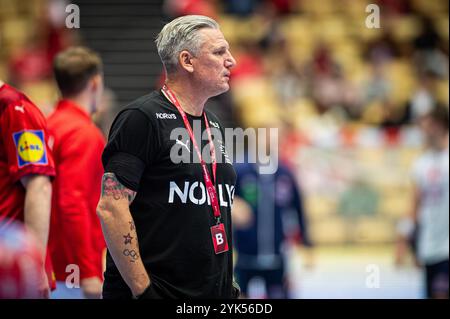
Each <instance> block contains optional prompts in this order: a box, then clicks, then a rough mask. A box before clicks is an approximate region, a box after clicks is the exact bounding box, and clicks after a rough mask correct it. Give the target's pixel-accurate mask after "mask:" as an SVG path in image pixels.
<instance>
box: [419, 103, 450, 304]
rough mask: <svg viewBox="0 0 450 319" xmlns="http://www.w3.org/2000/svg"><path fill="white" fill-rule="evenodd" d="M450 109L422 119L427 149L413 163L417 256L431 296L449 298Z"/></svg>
mask: <svg viewBox="0 0 450 319" xmlns="http://www.w3.org/2000/svg"><path fill="white" fill-rule="evenodd" d="M448 120H449V115H448V108H446V107H443V106H436V107H435V108H434V109H433V110H432V111H430V112H429V113H427V114H426V115H424V116H423V117H421V118H420V119H419V125H420V128H421V129H422V131H423V134H424V137H425V142H426V146H427V148H426V150H425V152H424V153H423V154H422V155H421V156H420V157H419V158H418V159H417V161H416V162H415V163H414V166H413V182H414V186H415V193H414V194H415V196H414V210H413V218H412V220H413V222H414V224H415V228H416V232H417V243H416V245H417V257H418V260H419V262H420V263H421V265H422V266H423V267H424V270H425V281H426V282H425V284H426V297H427V298H444V299H448V256H449V248H448V240H449V226H448V225H449V224H448V222H449V219H448V218H449V214H448V211H449V153H448V129H449V122H448Z"/></svg>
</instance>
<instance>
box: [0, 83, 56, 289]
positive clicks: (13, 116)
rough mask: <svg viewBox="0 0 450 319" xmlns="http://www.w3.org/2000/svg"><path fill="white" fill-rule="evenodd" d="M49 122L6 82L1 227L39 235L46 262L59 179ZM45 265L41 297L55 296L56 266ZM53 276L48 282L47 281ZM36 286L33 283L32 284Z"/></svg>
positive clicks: (1, 111)
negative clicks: (16, 224) (54, 181)
mask: <svg viewBox="0 0 450 319" xmlns="http://www.w3.org/2000/svg"><path fill="white" fill-rule="evenodd" d="M46 130H47V128H46V122H45V118H44V116H43V115H42V113H41V111H40V110H39V109H38V108H37V107H36V106H35V105H34V104H33V102H31V101H30V100H29V99H28V98H27V97H26V96H25V95H24V94H23V93H21V92H19V91H18V90H16V89H14V88H13V87H11V86H9V85H7V84H5V83H3V82H2V81H0V222H2V223H3V224H2V225H1V226H0V228H6V227H8V225H9V224H11V223H12V222H13V221H14V220H18V221H21V222H24V223H25V226H26V227H27V228H28V229H29V230H30V231H31V232H32V233H33V234H34V235H35V236H36V238H37V243H38V246H39V248H40V250H41V254H42V260H45V257H44V256H45V252H46V247H47V240H48V232H49V224H50V202H51V195H52V189H51V181H50V178H51V177H53V176H54V175H55V168H54V165H53V158H52V156H51V153H50V152H49V148H48V144H47V139H48V134H47V131H46ZM46 268H47V270H48V271H47V276H45V273H44V264H43V263H42V264H41V278H40V283H39V293H40V294H39V296H40V297H42V298H48V297H49V294H50V290H49V285H50V286H51V284H49V282H48V281H47V279H49V280H51V279H52V278H51V274H50V270H49V269H50V268H51V264H50V263H48V262H47V263H46ZM46 277H47V278H46ZM30 284H31V283H30Z"/></svg>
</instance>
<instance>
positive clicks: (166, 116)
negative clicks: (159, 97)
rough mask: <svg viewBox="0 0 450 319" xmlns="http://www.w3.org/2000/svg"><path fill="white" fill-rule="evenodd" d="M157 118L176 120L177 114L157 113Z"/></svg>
mask: <svg viewBox="0 0 450 319" xmlns="http://www.w3.org/2000/svg"><path fill="white" fill-rule="evenodd" d="M156 118H157V119H158V120H176V119H177V115H176V114H173V113H156Z"/></svg>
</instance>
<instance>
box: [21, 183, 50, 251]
mask: <svg viewBox="0 0 450 319" xmlns="http://www.w3.org/2000/svg"><path fill="white" fill-rule="evenodd" d="M21 182H22V184H23V186H24V187H25V190H26V193H25V206H24V222H25V225H26V226H27V227H28V229H30V230H31V231H32V232H33V233H34V235H35V236H36V237H37V239H38V240H39V245H40V246H41V247H42V249H43V250H44V252H45V251H46V249H47V241H48V231H49V227H50V209H51V198H52V184H51V182H50V179H49V178H48V176H43V175H29V176H26V177H24V178H22V179H21Z"/></svg>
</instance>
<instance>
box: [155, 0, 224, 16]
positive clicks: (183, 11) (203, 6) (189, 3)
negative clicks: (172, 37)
mask: <svg viewBox="0 0 450 319" xmlns="http://www.w3.org/2000/svg"><path fill="white" fill-rule="evenodd" d="M164 9H165V12H166V13H167V14H168V15H169V16H171V17H179V16H183V15H189V14H199V15H204V16H208V17H211V18H213V19H216V18H217V10H216V1H214V0H166V1H165V2H164Z"/></svg>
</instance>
